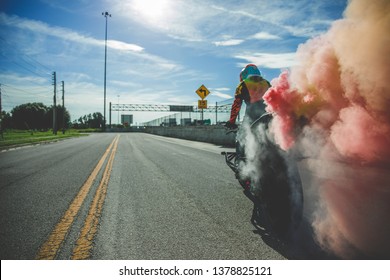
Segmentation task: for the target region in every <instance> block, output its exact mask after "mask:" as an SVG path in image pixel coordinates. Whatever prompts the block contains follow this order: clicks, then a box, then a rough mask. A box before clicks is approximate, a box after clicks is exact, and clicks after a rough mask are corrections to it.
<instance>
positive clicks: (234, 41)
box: [214, 39, 244, 47]
mask: <svg viewBox="0 0 390 280" xmlns="http://www.w3.org/2000/svg"><path fill="white" fill-rule="evenodd" d="M243 42H244V40H241V39H230V40H226V41H219V42H214V45H216V46H217V47H219V46H223V47H226V46H237V45H240V44H242V43H243Z"/></svg>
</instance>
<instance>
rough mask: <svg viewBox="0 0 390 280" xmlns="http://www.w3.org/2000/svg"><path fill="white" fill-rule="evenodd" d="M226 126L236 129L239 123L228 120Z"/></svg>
mask: <svg viewBox="0 0 390 280" xmlns="http://www.w3.org/2000/svg"><path fill="white" fill-rule="evenodd" d="M225 127H226V128H228V129H236V128H237V125H236V124H235V123H231V122H230V121H227V122H226V124H225Z"/></svg>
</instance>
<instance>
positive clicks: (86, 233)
mask: <svg viewBox="0 0 390 280" xmlns="http://www.w3.org/2000/svg"><path fill="white" fill-rule="evenodd" d="M119 137H120V135H117V136H116V137H115V138H114V140H113V141H112V142H111V144H110V145H109V147H108V148H107V150H106V151H105V152H104V154H103V156H102V158H101V159H100V160H99V162H98V164H97V165H96V167H95V169H94V170H93V171H92V173H91V175H90V176H89V177H88V179H87V180H86V181H85V183H84V185H83V186H82V187H81V189H80V191H79V193H78V194H77V195H76V197H75V198H74V199H73V201H72V203H71V204H70V206H69V208H68V209H67V210H66V211H65V213H64V215H63V216H62V218H61V220H60V221H59V223H58V224H57V225H56V227H55V228H54V230H53V231H52V232H51V234H50V235H49V237H48V239H47V240H46V241H45V243H43V245H42V247H41V248H40V250H39V252H38V254H37V256H36V259H43V260H52V259H55V258H56V256H57V254H58V251H59V250H60V248H61V246H62V245H63V243H64V240H65V238H66V235H67V234H68V232H69V230H70V227H71V226H72V224H73V222H74V219H75V217H76V215H77V213H78V212H79V210H80V208H81V206H82V204H83V202H84V200H85V198H86V197H87V195H88V193H89V191H90V189H91V187H92V185H93V183H94V181H95V180H96V177H97V175H98V173H99V171H100V170H101V168H102V166H103V165H104V162H105V161H106V158H107V157H108V155H109V154H110V156H109V159H108V161H107V164H106V168H105V170H104V172H103V176H102V179H101V181H100V184H99V186H98V188H97V190H96V193H95V196H94V198H93V200H92V203H91V205H90V208H89V211H88V215H87V217H86V219H85V222H84V225H83V228H82V229H81V232H80V235H79V238H78V239H77V241H76V246H75V247H74V249H73V254H72V259H88V258H89V256H90V251H91V249H92V242H93V239H94V237H95V234H96V231H97V226H98V223H99V219H100V216H101V212H102V208H103V203H104V199H105V197H106V193H107V187H108V182H109V179H110V175H111V170H112V165H113V162H114V158H115V153H116V150H117V147H118V141H119Z"/></svg>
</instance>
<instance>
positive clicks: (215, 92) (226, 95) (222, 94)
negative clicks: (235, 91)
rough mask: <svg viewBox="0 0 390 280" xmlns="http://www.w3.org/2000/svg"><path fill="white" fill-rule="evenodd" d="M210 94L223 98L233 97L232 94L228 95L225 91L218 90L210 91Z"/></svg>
mask: <svg viewBox="0 0 390 280" xmlns="http://www.w3.org/2000/svg"><path fill="white" fill-rule="evenodd" d="M211 94H212V95H214V96H218V97H222V98H225V99H229V98H233V96H232V95H229V94H226V93H222V92H219V91H212V92H211Z"/></svg>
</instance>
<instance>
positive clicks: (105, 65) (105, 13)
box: [102, 12, 111, 131]
mask: <svg viewBox="0 0 390 280" xmlns="http://www.w3.org/2000/svg"><path fill="white" fill-rule="evenodd" d="M102 15H103V16H104V17H105V18H106V39H105V49H104V113H103V131H105V130H106V72H107V17H111V15H110V14H109V13H108V12H103V13H102Z"/></svg>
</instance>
